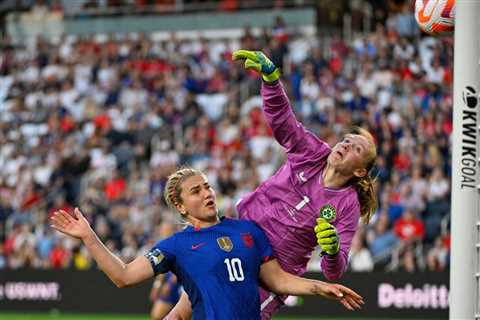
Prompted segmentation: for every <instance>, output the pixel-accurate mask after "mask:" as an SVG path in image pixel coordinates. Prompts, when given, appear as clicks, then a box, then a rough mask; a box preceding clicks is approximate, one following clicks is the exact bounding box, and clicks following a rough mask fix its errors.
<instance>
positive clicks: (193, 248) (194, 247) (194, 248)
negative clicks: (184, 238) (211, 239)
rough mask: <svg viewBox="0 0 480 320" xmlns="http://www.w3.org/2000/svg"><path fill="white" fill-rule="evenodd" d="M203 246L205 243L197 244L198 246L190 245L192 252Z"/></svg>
mask: <svg viewBox="0 0 480 320" xmlns="http://www.w3.org/2000/svg"><path fill="white" fill-rule="evenodd" d="M204 245H205V242H202V243H199V244H192V250H197V249H198V248H200V247H202V246H204Z"/></svg>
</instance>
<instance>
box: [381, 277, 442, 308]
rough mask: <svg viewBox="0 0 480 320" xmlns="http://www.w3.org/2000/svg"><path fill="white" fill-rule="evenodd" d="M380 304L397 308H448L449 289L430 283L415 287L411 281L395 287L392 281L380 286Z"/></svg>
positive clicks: (383, 306)
mask: <svg viewBox="0 0 480 320" xmlns="http://www.w3.org/2000/svg"><path fill="white" fill-rule="evenodd" d="M378 306H379V307H380V308H391V307H393V308H397V309H407V308H414V309H420V308H421V309H446V308H448V289H447V287H446V286H445V285H440V286H437V285H429V284H425V285H424V286H423V287H422V288H414V287H413V286H412V285H411V284H410V283H407V284H406V285H405V287H403V288H395V287H394V286H393V285H391V284H390V283H381V284H380V285H379V286H378Z"/></svg>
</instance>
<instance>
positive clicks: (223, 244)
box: [217, 237, 233, 252]
mask: <svg viewBox="0 0 480 320" xmlns="http://www.w3.org/2000/svg"><path fill="white" fill-rule="evenodd" d="M217 243H218V246H219V247H220V249H222V250H223V251H226V252H230V251H232V249H233V243H232V240H230V238H229V237H221V238H217Z"/></svg>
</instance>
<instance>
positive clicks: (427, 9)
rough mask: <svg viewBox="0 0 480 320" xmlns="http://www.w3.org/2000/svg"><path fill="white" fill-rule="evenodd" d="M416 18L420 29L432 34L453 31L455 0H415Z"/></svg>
mask: <svg viewBox="0 0 480 320" xmlns="http://www.w3.org/2000/svg"><path fill="white" fill-rule="evenodd" d="M473 1H479V0H473ZM415 20H417V23H418V25H419V26H420V29H422V30H423V31H424V32H426V33H429V34H431V35H441V34H449V33H452V32H453V28H454V21H455V0H415Z"/></svg>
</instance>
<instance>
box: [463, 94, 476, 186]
mask: <svg viewBox="0 0 480 320" xmlns="http://www.w3.org/2000/svg"><path fill="white" fill-rule="evenodd" d="M462 100H463V111H462V157H461V159H462V160H461V161H462V169H461V172H462V185H461V187H462V189H463V188H475V186H476V184H477V183H476V177H477V136H478V135H477V128H478V121H477V118H478V112H477V105H478V96H477V91H476V90H475V89H474V88H473V87H471V86H466V87H465V88H464V89H463V92H462Z"/></svg>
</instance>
